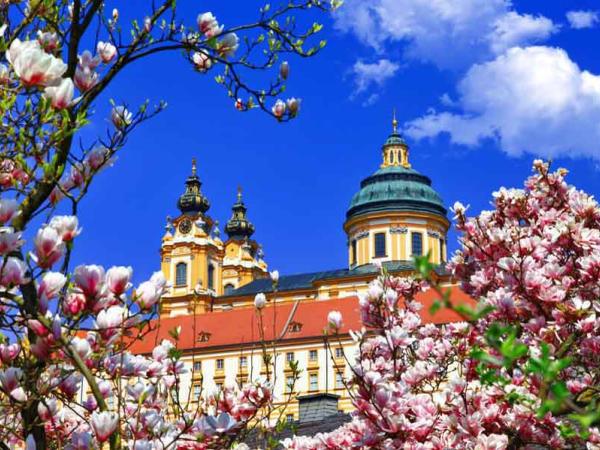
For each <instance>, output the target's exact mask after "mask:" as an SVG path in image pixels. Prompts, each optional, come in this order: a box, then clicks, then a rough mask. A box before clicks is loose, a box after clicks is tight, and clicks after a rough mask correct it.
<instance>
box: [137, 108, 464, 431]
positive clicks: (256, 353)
mask: <svg viewBox="0 0 600 450" xmlns="http://www.w3.org/2000/svg"><path fill="white" fill-rule="evenodd" d="M392 125H393V129H392V133H391V134H390V135H389V136H388V138H387V139H386V140H385V142H384V144H383V146H382V149H381V157H382V162H381V164H380V166H379V168H378V169H377V170H376V171H375V172H374V173H373V174H372V175H370V176H368V177H366V178H365V179H363V180H362V181H361V183H360V189H359V190H358V192H356V194H355V195H354V196H353V197H352V199H351V200H350V205H349V207H348V210H347V213H346V219H345V221H344V223H343V228H344V231H345V232H346V235H347V243H348V244H347V252H348V264H347V267H344V268H340V269H337V270H326V271H320V272H312V273H303V274H296V275H282V276H280V278H279V281H278V283H277V284H276V285H274V284H273V282H272V280H271V279H270V277H269V272H268V266H267V263H266V262H265V261H264V260H263V253H262V248H261V245H260V244H259V243H258V242H257V241H256V240H255V239H253V234H254V231H255V227H254V225H253V224H252V222H250V220H249V218H248V214H247V213H248V211H247V207H246V205H245V203H244V200H243V197H242V193H241V191H240V190H238V195H237V201H236V202H235V203H234V204H233V207H232V215H231V218H230V219H229V220H228V221H227V223H226V224H225V227H224V231H225V235H226V236H223V237H222V235H221V232H220V230H219V226H218V222H217V221H216V220H214V219H213V218H212V217H211V216H210V214H209V209H210V202H209V200H208V199H207V198H206V196H205V195H204V194H203V193H202V189H201V187H202V183H201V181H200V178H199V176H198V174H197V173H196V165H195V162H193V163H192V172H191V175H190V176H189V177H188V178H187V180H186V181H185V191H184V193H183V194H182V195H181V197H180V198H179V201H178V203H177V206H178V209H179V211H180V214H179V215H178V216H177V217H176V218H174V219H173V220H169V221H168V224H167V227H166V232H165V234H164V236H163V238H162V245H161V248H160V255H161V269H162V271H163V273H164V275H165V277H166V278H167V280H169V282H170V283H171V284H172V289H171V291H170V292H169V293H168V294H167V295H165V296H164V297H163V299H162V301H161V305H160V327H157V329H156V330H155V331H154V332H153V333H154V336H149V337H147V338H146V339H144V341H142V342H140V343H137V344H136V346H135V348H134V351H136V352H138V353H147V352H150V351H151V350H152V348H153V346H154V343H155V342H157V339H158V340H160V339H163V338H167V339H168V338H169V330H172V329H174V328H176V327H181V335H180V338H179V342H178V347H179V348H180V349H181V350H182V351H183V355H184V357H183V361H184V363H185V364H186V365H187V366H188V369H189V370H188V375H187V378H186V379H185V385H186V387H187V388H188V391H189V392H190V394H189V395H190V401H191V402H194V401H195V400H197V399H198V398H199V397H200V396H201V395H202V394H203V392H205V391H206V390H209V389H219V388H220V387H222V386H223V385H225V384H226V383H236V382H237V383H242V382H246V381H251V380H253V379H255V378H256V377H259V376H265V375H266V374H270V376H271V377H272V379H271V380H270V381H271V382H272V383H273V384H274V390H275V398H276V400H277V399H283V398H287V397H290V396H291V398H292V399H293V400H292V402H291V403H290V404H289V405H288V406H287V409H286V411H285V417H286V418H287V419H288V420H290V421H292V420H297V419H298V418H299V417H298V416H299V414H300V411H299V410H300V408H299V399H300V400H301V399H302V398H310V397H313V396H316V395H323V394H325V395H328V396H329V397H331V398H335V399H336V406H335V407H336V408H337V409H338V410H339V411H341V412H349V411H351V410H352V405H351V401H350V397H349V395H348V393H347V391H346V389H345V385H344V381H345V379H347V378H348V377H349V376H350V374H351V371H350V361H352V358H353V356H354V352H355V346H354V342H353V341H352V339H351V337H350V333H349V332H350V331H351V330H360V329H361V327H362V324H361V319H360V313H359V309H358V294H359V293H361V292H365V291H366V290H367V287H368V283H369V282H370V281H371V280H373V279H374V278H375V277H376V276H377V275H378V273H379V268H378V266H380V265H383V266H385V267H386V269H387V270H388V272H390V273H392V274H393V275H396V276H407V275H410V274H411V273H413V272H414V266H413V263H412V257H413V256H414V255H423V254H429V255H430V259H431V261H432V262H433V263H435V264H437V269H436V273H435V275H436V276H437V277H439V280H440V281H441V282H443V283H445V284H448V285H449V286H451V289H452V291H453V292H452V295H453V298H455V299H456V300H457V301H463V300H465V301H468V297H467V296H466V295H465V294H464V293H463V292H462V291H460V289H458V287H457V286H453V285H452V280H451V278H450V275H449V274H448V273H447V272H446V271H445V269H444V265H443V263H444V262H445V261H446V258H447V245H446V242H447V241H446V239H447V237H446V236H447V232H448V228H449V225H450V223H449V221H448V218H447V210H446V207H445V206H444V203H443V201H442V198H441V197H440V195H439V194H438V193H437V192H436V191H435V190H434V188H433V187H432V182H431V180H430V179H429V178H428V177H427V176H425V175H423V174H421V173H419V172H418V171H416V170H415V169H413V168H412V167H411V164H410V160H409V148H408V146H407V144H406V142H405V141H404V139H403V138H402V136H401V135H400V133H399V132H398V130H397V122H396V120H395V118H394V120H393V124H392ZM258 293H263V294H265V296H266V299H267V305H266V307H265V308H264V309H263V310H262V311H261V314H262V321H261V323H262V327H263V330H260V329H259V326H260V325H259V321H258V316H257V312H256V310H255V308H254V297H255V296H256V294H258ZM417 300H419V301H420V302H421V303H423V304H424V308H423V310H422V318H423V320H424V321H425V322H430V323H443V322H449V321H454V320H458V317H456V316H454V315H453V313H452V312H450V311H442V312H438V313H437V314H436V315H435V316H430V315H429V313H428V310H429V308H428V306H429V305H431V304H432V302H433V301H434V300H435V294H434V293H433V292H431V291H427V292H423V293H421V294H419V295H418V296H417ZM332 310H337V311H340V312H341V313H342V316H343V326H342V328H341V330H340V339H339V340H337V339H336V342H335V343H334V342H329V343H328V342H327V339H326V336H325V335H324V332H323V330H324V328H325V325H326V322H327V315H328V313H329V312H330V311H332ZM261 335H262V336H264V339H265V340H266V341H267V342H268V345H269V347H270V348H275V349H276V355H275V357H274V358H273V360H272V362H271V364H272V366H273V367H271V368H269V369H270V370H267V368H266V367H264V363H263V361H262V357H261V342H260V336H261ZM292 361H297V363H298V367H299V368H300V369H301V374H300V376H299V378H297V377H294V376H293V375H292V372H293V371H292V369H291V366H290V362H292ZM296 378H297V379H296ZM184 392H185V391H184Z"/></svg>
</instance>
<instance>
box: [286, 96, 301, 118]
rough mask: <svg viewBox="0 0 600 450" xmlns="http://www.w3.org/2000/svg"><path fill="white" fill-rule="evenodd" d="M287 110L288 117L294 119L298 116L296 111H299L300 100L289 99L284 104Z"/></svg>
mask: <svg viewBox="0 0 600 450" xmlns="http://www.w3.org/2000/svg"><path fill="white" fill-rule="evenodd" d="M285 103H286V106H287V110H288V111H289V113H290V116H292V117H296V115H297V114H298V110H299V109H300V100H298V99H297V98H294V97H292V98H289V99H288V100H287V101H286V102H285Z"/></svg>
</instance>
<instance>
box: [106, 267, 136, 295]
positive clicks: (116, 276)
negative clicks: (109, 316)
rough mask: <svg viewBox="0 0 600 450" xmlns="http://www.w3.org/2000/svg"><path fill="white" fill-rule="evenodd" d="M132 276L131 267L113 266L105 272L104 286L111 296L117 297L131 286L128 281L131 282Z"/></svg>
mask: <svg viewBox="0 0 600 450" xmlns="http://www.w3.org/2000/svg"><path fill="white" fill-rule="evenodd" d="M132 275H133V269H132V268H131V267H116V266H113V267H111V268H110V269H108V271H107V272H106V286H107V287H108V289H109V290H110V291H111V292H112V293H113V294H115V295H117V296H119V295H121V294H123V293H124V292H125V291H126V290H127V289H129V287H130V286H131V283H129V280H131V276H132Z"/></svg>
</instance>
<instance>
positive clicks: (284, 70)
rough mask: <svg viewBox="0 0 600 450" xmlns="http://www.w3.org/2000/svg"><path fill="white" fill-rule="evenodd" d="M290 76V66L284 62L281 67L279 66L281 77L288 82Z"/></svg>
mask: <svg viewBox="0 0 600 450" xmlns="http://www.w3.org/2000/svg"><path fill="white" fill-rule="evenodd" d="M289 75H290V64H289V63H288V62H287V61H283V62H282V63H281V65H280V66H279V76H280V77H281V78H283V79H284V80H287V78H288V77H289Z"/></svg>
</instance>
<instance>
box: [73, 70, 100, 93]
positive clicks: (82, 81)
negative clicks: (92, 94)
mask: <svg viewBox="0 0 600 450" xmlns="http://www.w3.org/2000/svg"><path fill="white" fill-rule="evenodd" d="M96 84H98V73H97V72H95V71H94V69H92V68H91V67H90V66H84V67H81V66H78V67H77V69H75V86H77V89H79V90H80V91H81V92H87V91H89V90H90V89H92V88H93V87H94V86H96Z"/></svg>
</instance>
